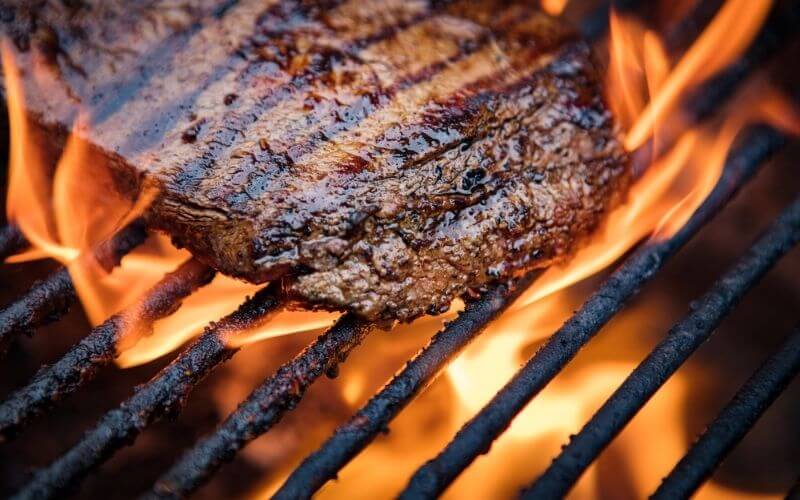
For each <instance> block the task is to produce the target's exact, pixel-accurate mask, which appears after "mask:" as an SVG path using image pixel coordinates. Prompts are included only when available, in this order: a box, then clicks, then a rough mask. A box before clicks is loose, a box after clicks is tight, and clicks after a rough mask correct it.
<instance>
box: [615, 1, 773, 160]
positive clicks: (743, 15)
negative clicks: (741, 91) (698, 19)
mask: <svg viewBox="0 0 800 500" xmlns="http://www.w3.org/2000/svg"><path fill="white" fill-rule="evenodd" d="M771 7H772V0H729V1H728V2H726V3H725V4H724V5H723V6H722V9H721V10H720V12H719V13H718V14H717V16H716V17H715V18H714V19H713V20H712V21H711V24H710V25H709V27H708V28H707V29H706V30H705V31H704V32H703V34H702V35H701V36H700V38H699V39H698V40H697V41H696V42H695V43H694V45H692V47H691V48H690V49H689V50H688V52H687V53H686V55H684V56H683V58H681V60H680V62H678V64H677V66H676V67H675V69H674V70H673V71H672V72H671V73H670V74H669V77H668V78H667V79H666V81H664V84H663V87H662V89H661V91H659V92H658V93H657V94H656V95H654V96H653V98H652V99H651V100H650V102H649V103H648V104H647V107H646V108H645V109H644V111H642V113H641V116H639V117H638V119H637V121H636V123H635V124H634V125H633V126H632V127H631V129H630V130H629V131H628V134H627V136H626V138H625V147H626V148H627V149H628V150H629V151H633V150H634V149H636V148H638V147H640V146H641V145H642V144H644V143H645V141H647V139H648V138H649V137H650V136H651V135H652V134H653V131H654V130H655V127H656V125H657V123H658V122H659V120H662V119H663V118H664V116H665V115H666V114H668V113H669V112H671V111H672V110H673V109H674V107H675V105H676V104H677V103H678V101H679V100H680V98H681V97H682V96H683V95H684V93H685V92H686V90H687V89H689V88H690V87H691V86H692V85H695V84H697V83H699V82H702V81H703V80H706V79H707V78H709V77H711V76H713V75H714V74H715V73H717V72H718V71H719V70H720V69H722V68H724V67H725V66H727V65H728V64H730V62H731V61H733V60H734V59H735V58H736V57H738V56H739V55H740V54H741V53H742V52H744V50H745V49H746V48H747V47H748V45H749V44H750V42H751V41H752V40H753V38H754V37H755V35H756V33H758V30H759V29H760V28H761V25H762V24H763V23H764V20H765V19H766V17H767V14H768V13H769V10H770V8H771Z"/></svg>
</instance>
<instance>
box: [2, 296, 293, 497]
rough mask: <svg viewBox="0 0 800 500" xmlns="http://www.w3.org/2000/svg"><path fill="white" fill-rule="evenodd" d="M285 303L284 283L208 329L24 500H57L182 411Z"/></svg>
mask: <svg viewBox="0 0 800 500" xmlns="http://www.w3.org/2000/svg"><path fill="white" fill-rule="evenodd" d="M282 304H283V300H282V298H281V294H280V284H279V283H274V284H271V285H269V286H268V287H266V288H263V289H261V290H260V291H259V292H258V293H256V294H255V295H254V296H253V297H252V298H250V299H248V300H247V301H245V302H244V303H243V304H242V305H241V306H240V307H239V309H238V310H237V311H236V312H234V313H232V314H230V315H228V316H226V317H225V318H223V319H221V320H219V321H217V322H215V323H212V324H211V325H209V326H208V327H206V330H205V332H204V333H203V335H201V336H200V338H198V339H197V340H196V341H195V342H194V343H193V344H192V345H191V346H190V347H189V348H188V349H186V350H184V351H183V352H182V353H181V354H180V355H179V356H178V357H177V358H176V359H175V360H174V361H173V362H172V363H170V364H169V365H168V366H166V367H165V368H164V369H162V370H161V371H160V372H159V373H158V374H156V376H155V377H153V378H152V379H151V380H150V381H149V382H148V383H146V384H144V385H142V386H140V387H138V388H137V390H136V392H135V393H134V394H133V396H131V397H130V398H128V400H127V401H125V402H123V403H122V404H121V405H120V406H119V407H118V408H116V409H114V410H111V411H110V412H108V413H106V414H105V415H104V416H103V417H102V418H101V419H100V421H99V422H98V423H97V425H96V426H95V427H94V428H93V429H92V430H90V431H89V432H87V433H86V434H85V435H84V436H83V438H82V439H81V441H79V442H78V443H77V444H76V445H75V446H74V447H72V449H70V450H69V451H68V452H67V453H65V454H64V455H62V456H61V457H60V458H58V459H57V460H56V461H55V462H53V463H52V464H50V465H49V466H48V467H46V468H44V469H41V470H39V471H38V472H36V473H35V474H34V476H33V478H32V479H31V481H30V482H29V483H28V484H27V485H26V486H25V488H24V489H23V490H22V491H20V492H19V493H17V495H16V496H15V498H19V499H42V498H53V497H55V496H58V495H59V494H61V493H63V492H64V491H66V490H68V489H69V488H71V487H73V486H74V485H76V484H77V483H78V482H79V481H80V480H81V479H83V478H84V477H85V476H86V474H88V473H89V472H90V471H91V470H92V469H94V468H95V467H96V466H98V465H99V464H100V463H102V462H103V461H104V460H106V459H107V458H109V457H110V456H111V455H112V454H113V453H114V452H115V451H116V450H118V449H119V448H120V447H122V446H124V445H126V444H128V443H130V442H131V441H133V440H134V439H135V438H136V436H137V435H138V434H139V433H140V432H141V431H142V430H144V429H145V428H147V427H148V426H149V425H150V424H152V423H153V422H155V421H157V420H159V419H160V418H163V417H164V416H167V415H170V414H175V413H177V412H179V411H180V409H181V407H182V406H183V403H184V401H185V400H186V398H187V397H188V395H189V392H190V391H191V390H192V389H193V388H194V387H195V386H196V385H197V384H198V383H200V381H201V380H202V379H203V378H205V376H206V375H208V374H209V373H210V372H211V371H212V370H213V369H214V368H216V367H217V366H219V365H220V364H221V363H222V362H224V361H226V360H228V359H229V358H230V357H231V356H233V354H235V353H236V351H238V349H237V348H234V347H230V346H228V344H227V340H228V339H229V338H230V337H231V336H233V335H236V334H237V333H238V332H242V331H244V330H247V329H250V328H256V327H258V326H261V325H263V324H265V323H266V322H267V321H269V319H270V317H271V316H272V314H273V313H275V312H276V311H278V310H279V309H280V308H281V307H282Z"/></svg>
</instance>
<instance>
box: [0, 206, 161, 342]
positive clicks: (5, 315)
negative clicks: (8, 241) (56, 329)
mask: <svg viewBox="0 0 800 500" xmlns="http://www.w3.org/2000/svg"><path fill="white" fill-rule="evenodd" d="M9 227H13V226H9ZM146 236H147V233H146V231H145V229H144V223H143V222H142V221H141V220H136V221H134V222H132V223H130V224H129V225H127V226H126V227H125V228H123V229H122V230H121V231H119V232H118V233H116V234H115V235H114V236H113V237H112V238H111V239H110V240H109V241H108V242H106V243H105V244H102V245H100V247H99V248H98V249H96V251H95V254H96V255H95V256H96V258H97V261H98V263H100V265H102V266H103V267H104V268H106V269H107V270H110V269H112V268H114V267H116V266H118V265H119V263H120V260H122V257H124V256H125V255H127V254H128V253H129V252H130V251H131V250H133V249H134V248H136V247H138V246H139V245H141V244H142V242H144V240H145V238H146ZM76 299H77V295H76V292H75V286H74V285H73V283H72V277H71V276H70V274H69V270H68V269H67V268H66V267H63V266H62V267H59V268H58V269H57V270H56V271H54V272H53V273H52V274H51V275H50V276H48V277H47V278H45V279H43V280H42V281H39V282H37V283H34V285H33V286H32V287H31V288H30V289H29V290H28V291H27V292H26V293H25V294H24V295H23V296H22V297H20V298H19V299H17V300H16V301H14V302H12V303H11V304H9V305H7V306H5V307H4V308H3V309H2V310H0V356H2V355H4V354H5V351H6V349H7V348H8V345H9V344H10V343H11V341H12V340H13V339H14V338H16V337H18V336H19V335H21V334H23V333H30V332H33V331H34V330H35V329H36V328H38V327H40V326H42V325H46V324H48V323H52V322H54V321H57V320H58V319H59V318H61V317H62V316H63V315H64V314H66V313H67V311H69V308H70V307H71V306H72V304H74V303H75V300H76Z"/></svg>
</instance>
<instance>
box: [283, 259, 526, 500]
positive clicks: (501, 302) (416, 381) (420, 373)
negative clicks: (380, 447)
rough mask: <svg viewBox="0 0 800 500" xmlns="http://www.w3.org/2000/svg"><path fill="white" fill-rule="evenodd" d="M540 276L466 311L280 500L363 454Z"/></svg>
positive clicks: (289, 483) (503, 288)
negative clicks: (393, 420) (443, 370)
mask: <svg viewBox="0 0 800 500" xmlns="http://www.w3.org/2000/svg"><path fill="white" fill-rule="evenodd" d="M537 276H539V272H536V271H534V272H530V273H528V274H527V275H525V276H524V277H522V278H520V279H519V281H517V282H516V283H515V284H514V285H513V286H510V287H509V286H508V285H496V286H494V287H493V288H491V289H490V290H489V291H487V292H486V293H484V294H483V295H482V296H481V298H480V299H479V300H476V301H474V302H471V303H468V304H467V306H466V308H465V309H464V311H463V312H462V313H461V314H460V315H459V316H458V317H457V318H456V319H455V320H453V321H452V322H450V323H449V324H448V325H447V326H446V327H445V328H444V329H443V330H441V331H440V332H439V333H437V334H436V335H434V337H433V338H432V339H431V341H430V343H429V344H428V345H427V346H426V347H425V348H424V349H422V350H421V351H420V352H419V353H417V355H416V356H414V358H413V359H412V360H411V361H409V362H408V363H407V364H406V366H405V367H404V368H403V370H402V371H400V372H399V373H398V374H397V375H395V376H394V378H392V380H391V381H390V382H389V383H388V384H387V385H386V386H385V387H384V388H383V389H381V391H380V392H378V393H377V394H376V395H375V396H373V397H372V399H370V400H369V401H368V402H367V404H366V405H365V406H364V407H363V408H361V409H360V410H359V411H358V413H356V414H355V415H354V416H353V417H352V418H351V419H350V421H348V422H347V423H346V424H344V425H342V426H341V427H339V428H338V429H336V431H335V432H334V434H333V436H331V437H330V438H329V439H328V441H326V442H325V444H324V445H322V447H321V448H320V449H319V450H318V451H316V452H314V453H313V454H312V455H310V456H309V457H308V458H306V459H305V461H303V463H302V464H301V465H300V467H298V468H297V469H296V470H295V471H294V472H293V473H292V475H291V476H289V478H288V479H287V480H286V482H285V483H284V484H283V486H282V487H281V489H280V490H278V492H277V493H276V494H275V498H276V499H295V498H308V497H310V496H311V494H312V493H314V492H315V491H317V490H318V489H319V488H321V487H322V485H324V484H325V483H326V482H327V481H328V480H330V479H333V478H335V477H336V473H337V472H338V471H339V470H340V469H341V468H342V467H344V466H345V465H346V464H347V463H348V462H349V461H350V460H351V459H352V458H353V457H355V456H356V455H357V454H358V453H360V452H361V450H363V449H364V448H365V447H366V446H367V445H368V444H369V443H370V442H372V440H373V439H374V438H375V436H377V435H378V434H379V433H380V432H381V431H383V430H384V429H386V427H387V426H388V424H389V422H390V421H391V420H392V419H393V418H394V417H395V416H397V414H398V413H400V411H401V410H402V409H403V408H405V407H406V406H407V405H408V403H410V402H411V401H412V400H413V399H414V397H415V396H416V395H417V394H419V393H420V392H421V391H422V390H423V389H424V388H425V387H427V386H428V385H429V384H430V383H431V382H432V381H433V380H434V378H436V376H437V375H438V374H439V373H440V372H441V370H442V368H444V367H445V366H447V364H448V363H449V362H450V361H451V360H452V359H453V358H454V357H455V356H456V355H457V354H458V353H459V352H461V351H462V350H463V349H464V348H465V347H466V346H467V345H469V343H470V342H472V340H474V339H475V338H476V337H477V336H478V335H479V334H480V333H481V332H483V330H484V329H485V328H486V326H487V325H488V324H489V322H491V321H493V320H494V319H495V318H496V317H497V316H499V315H500V314H501V313H502V312H503V311H504V310H505V309H506V308H507V307H508V306H509V305H510V304H511V303H512V302H513V301H514V299H516V298H517V297H518V296H519V295H520V294H522V292H524V291H525V289H527V288H528V287H529V286H530V284H531V283H533V281H534V280H535V279H536V277H537Z"/></svg>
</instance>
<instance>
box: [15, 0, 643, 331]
mask: <svg viewBox="0 0 800 500" xmlns="http://www.w3.org/2000/svg"><path fill="white" fill-rule="evenodd" d="M24 3H26V5H27V4H29V3H30V2H24ZM40 3H41V4H42V5H41V6H39V8H38V9H36V8H34V9H30V8H28V7H27V6H23V5H21V4H20V5H18V6H16V7H2V8H0V9H3V10H0V19H2V20H4V24H3V30H4V31H5V32H6V33H7V34H8V35H9V36H10V37H11V38H12V39H13V40H14V41H15V43H16V44H17V46H18V48H19V49H20V51H21V53H22V55H21V57H22V58H23V59H24V58H27V59H28V60H29V61H30V60H32V59H37V60H40V61H41V60H43V61H44V62H45V65H46V66H47V67H48V68H49V70H50V72H51V74H52V75H53V76H54V77H55V80H56V81H57V82H58V84H57V85H52V86H54V87H57V89H56V90H53V89H49V88H48V89H46V88H44V86H42V85H41V84H39V85H38V87H37V84H36V82H35V81H34V80H36V79H35V78H30V77H29V78H27V79H26V84H27V85H28V86H30V87H32V89H31V90H30V91H29V92H28V95H29V103H28V104H29V106H30V110H31V113H32V114H33V115H34V116H37V117H38V119H39V120H40V121H41V122H43V123H44V124H45V125H46V126H50V127H53V128H54V129H64V128H65V127H68V126H69V124H70V123H71V121H72V120H73V117H74V115H75V112H76V109H77V108H79V107H81V108H84V109H88V110H89V111H90V112H91V116H92V127H91V129H90V130H86V131H84V132H83V133H84V134H86V136H87V138H88V139H89V140H90V142H91V143H92V144H93V145H94V146H96V147H97V148H99V149H101V150H103V151H104V152H106V153H107V155H108V156H109V157H110V158H111V159H112V161H113V164H114V169H115V171H116V173H117V174H118V177H119V179H120V188H121V189H122V190H124V191H128V192H130V193H135V192H137V191H139V190H140V189H141V187H142V186H143V185H145V184H150V185H155V186H157V188H158V190H159V195H158V198H157V200H156V202H155V203H154V204H153V206H152V207H151V209H150V211H149V214H148V218H149V221H150V223H151V225H152V226H153V227H155V228H158V229H162V230H164V231H167V232H168V233H169V234H170V235H172V237H173V239H174V240H175V241H176V242H177V243H178V244H180V245H182V246H185V247H187V248H188V249H190V250H191V251H192V252H193V253H194V254H195V255H197V256H198V257H200V258H201V259H203V260H205V261H206V262H208V263H209V264H211V265H213V266H214V267H216V268H218V269H219V270H221V271H222V272H224V273H226V274H229V275H232V276H236V277H240V278H243V279H247V280H249V281H254V282H263V281H267V280H273V279H284V280H285V282H286V289H287V290H288V291H289V292H290V293H291V294H293V295H294V296H296V297H297V298H298V299H300V300H302V301H303V302H304V303H306V304H310V305H312V306H316V307H325V308H334V309H347V310H352V311H355V312H356V313H358V314H360V315H362V316H364V317H367V318H371V319H400V320H411V319H413V318H415V317H417V316H419V315H420V314H424V313H437V312H441V311H444V310H446V309H447V308H448V307H449V305H450V303H451V301H452V299H453V298H454V297H456V296H459V295H462V294H464V293H465V292H467V291H468V290H474V289H479V288H480V287H482V286H484V285H485V284H487V283H489V282H492V281H495V280H499V279H507V278H508V277H510V276H512V275H514V274H515V273H519V272H521V271H523V270H527V269H531V268H533V267H540V266H546V265H548V264H550V263H552V262H555V261H558V260H561V259H564V258H565V257H566V256H568V255H569V253H570V252H571V251H572V250H573V249H574V247H575V246H576V244H577V243H578V242H579V241H581V240H582V239H583V238H584V237H585V236H586V235H588V234H589V233H590V232H591V231H592V230H593V229H595V228H596V227H597V225H598V224H599V223H600V221H601V218H602V216H603V214H604V213H606V212H607V211H608V210H609V208H610V207H611V206H613V205H614V204H615V203H616V202H617V201H618V200H619V198H620V196H621V195H622V194H623V193H624V192H625V190H626V188H627V185H628V182H629V166H628V160H627V157H626V155H625V153H624V151H623V149H622V147H621V145H620V143H619V142H618V140H617V137H616V133H615V130H614V126H613V123H612V121H611V118H610V115H609V113H608V111H607V109H606V108H605V106H604V103H603V99H602V95H601V86H600V83H599V78H598V75H597V70H596V68H595V66H594V64H593V61H592V55H591V51H590V49H589V48H588V47H587V46H586V44H584V43H583V42H581V41H579V40H576V39H575V38H574V36H573V35H572V34H571V32H570V31H569V30H567V29H565V28H564V27H563V26H562V25H561V24H560V23H559V22H558V21H556V20H554V19H552V18H550V17H548V16H546V15H545V14H543V13H541V12H540V11H538V10H537V9H535V8H534V7H531V6H530V5H529V4H530V3H531V2H525V1H501V0H471V1H468V0H462V1H453V2H445V1H436V0H425V1H423V0H413V1H404V0H369V1H358V0H349V1H346V2H336V1H332V0H331V1H317V2H308V1H297V0H272V1H264V0H260V1H256V0H250V1H248V0H239V1H238V2H237V1H231V0H229V1H227V2H223V1H222V0H217V1H213V0H198V1H195V2H188V4H189V7H188V8H183V9H181V8H177V7H175V8H172V9H170V8H169V5H170V4H171V2H167V1H161V2H159V1H150V2H145V1H138V2H122V1H121V0H118V1H112V2H108V1H101V0H92V1H82V2H76V3H75V4H76V7H68V6H65V4H68V3H67V2H64V3H62V2H60V1H56V0H51V1H46V0H42V1H41V2H40ZM70 3H71V2H70ZM55 4H57V6H55ZM49 7H53V9H60V12H55V13H54V11H53V10H50V9H48V8H49ZM70 9H73V10H70ZM66 11H68V12H66ZM9 19H11V20H10V21H9ZM23 21H24V22H23ZM112 27H113V28H112ZM31 46H33V47H40V49H39V51H40V55H36V54H37V51H31V50H30V49H29V47H31ZM23 67H24V65H23ZM39 80H41V78H39ZM50 86H51V85H48V87H50ZM26 90H27V89H26ZM132 195H133V194H132Z"/></svg>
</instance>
